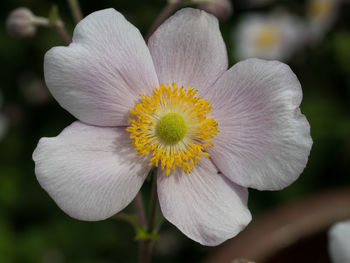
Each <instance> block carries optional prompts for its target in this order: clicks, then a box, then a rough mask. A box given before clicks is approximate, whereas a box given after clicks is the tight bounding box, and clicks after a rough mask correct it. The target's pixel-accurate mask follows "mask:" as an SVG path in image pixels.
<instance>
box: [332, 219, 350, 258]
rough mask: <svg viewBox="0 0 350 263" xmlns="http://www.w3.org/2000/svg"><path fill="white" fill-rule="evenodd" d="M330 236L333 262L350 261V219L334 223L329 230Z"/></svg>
mask: <svg viewBox="0 0 350 263" xmlns="http://www.w3.org/2000/svg"><path fill="white" fill-rule="evenodd" d="M328 238H329V241H328V242H329V246H328V251H329V255H330V257H331V259H332V262H333V263H345V262H350V220H349V221H343V222H338V223H336V224H334V225H333V226H332V227H331V229H330V230H329V233H328Z"/></svg>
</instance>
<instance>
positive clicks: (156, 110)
mask: <svg viewBox="0 0 350 263" xmlns="http://www.w3.org/2000/svg"><path fill="white" fill-rule="evenodd" d="M153 91H154V94H153V95H152V96H146V95H140V97H141V101H140V102H139V103H137V104H136V105H135V107H134V108H133V109H132V110H130V111H129V113H130V116H131V118H130V120H129V123H130V126H129V127H128V128H127V129H126V131H128V132H129V133H130V138H131V139H132V145H134V146H135V148H136V151H137V152H138V154H139V155H151V158H150V163H149V165H155V166H157V167H160V168H161V169H162V170H165V174H166V175H169V174H170V172H172V171H175V170H176V169H177V168H182V169H183V171H184V172H186V173H190V172H191V170H192V169H193V168H194V166H195V165H196V163H198V161H200V160H201V158H202V157H203V156H205V157H209V156H210V155H209V153H207V152H206V149H207V148H210V147H212V146H213V143H212V141H211V139H212V138H213V137H214V136H215V135H216V134H217V133H218V132H219V130H218V128H217V126H218V124H217V122H216V121H215V120H214V119H212V118H209V117H207V114H208V113H209V112H210V110H211V106H210V105H209V101H208V100H204V99H201V98H200V96H199V95H197V91H196V90H194V89H193V88H192V87H189V88H187V89H184V88H183V87H181V88H178V87H177V85H176V84H175V83H174V84H172V85H171V86H170V85H168V84H167V85H160V86H159V88H158V89H157V88H154V89H153Z"/></svg>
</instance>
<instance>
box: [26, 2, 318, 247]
mask: <svg viewBox="0 0 350 263" xmlns="http://www.w3.org/2000/svg"><path fill="white" fill-rule="evenodd" d="M227 64H228V63H227V53H226V48H225V44H224V41H223V39H222V36H221V33H220V30H219V25H218V20H217V19H216V18H215V17H214V16H212V15H210V14H207V13H206V12H204V11H200V10H196V9H191V8H186V9H182V10H180V11H178V12H177V13H176V14H174V15H173V16H172V17H170V18H169V19H168V20H167V21H166V22H164V23H163V24H162V25H161V26H160V27H159V28H158V29H157V30H156V31H155V32H154V34H153V35H152V36H151V37H150V39H149V41H148V44H147V45H146V43H145V42H144V40H143V38H142V36H141V34H140V32H139V31H138V30H137V29H136V28H135V27H134V26H133V25H131V24H130V23H129V22H128V21H127V20H126V19H125V18H124V17H123V16H122V15H121V14H120V13H118V12H117V11H115V10H114V9H106V10H102V11H98V12H95V13H92V14H90V15H89V16H87V17H86V18H85V19H83V20H82V21H81V22H80V23H79V24H78V25H77V27H76V28H75V31H74V36H73V43H72V44H70V45H69V46H68V47H54V48H52V49H51V50H49V51H48V52H47V53H46V55H45V62H44V73H45V80H46V83H47V86H48V88H49V90H50V91H51V93H52V94H53V96H54V97H55V98H56V100H57V101H58V102H59V103H60V105H61V106H62V107H63V108H65V109H66V110H68V111H69V112H70V113H71V114H73V115H74V116H75V117H76V118H77V119H78V121H76V122H74V123H73V124H71V125H70V126H68V127H67V128H66V129H64V130H63V131H62V132H61V133H60V134H59V135H58V136H57V137H54V138H42V139H41V140H40V141H39V144H38V146H37V148H36V149H35V151H34V154H33V159H34V161H35V164H36V166H35V172H36V176H37V179H38V181H39V183H40V184H41V186H42V187H43V188H44V189H45V190H46V191H47V192H48V193H49V195H50V196H51V197H52V198H53V199H54V200H55V202H56V203H57V205H58V206H59V207H60V208H61V209H62V210H63V211H64V212H66V213H67V214H69V215H70V216H72V217H74V218H77V219H81V220H88V221H93V220H103V219H106V218H108V217H110V216H112V215H114V214H115V213H117V212H119V211H121V210H122V209H123V208H124V207H126V206H127V205H128V204H129V203H130V202H131V201H132V200H133V199H134V197H135V196H136V194H137V192H138V191H139V190H140V188H141V186H142V184H143V182H144V180H145V178H146V176H147V174H148V172H149V169H150V168H151V166H150V164H151V165H157V166H158V167H159V168H158V173H157V178H156V179H157V193H158V198H159V203H160V207H161V210H162V213H163V214H164V216H165V218H166V219H167V220H168V221H170V222H171V223H173V224H174V225H175V226H177V227H178V228H179V229H180V230H181V231H182V232H183V233H184V234H185V235H187V236H188V237H190V238H191V239H193V240H195V241H197V242H199V243H201V244H204V245H217V244H220V243H221V242H223V241H225V240H226V239H228V238H231V237H233V236H235V235H236V234H237V233H239V232H240V231H241V230H242V229H244V227H245V226H246V225H247V224H248V223H249V222H250V220H251V214H250V212H249V210H248V207H247V199H248V191H247V187H253V188H256V189H260V190H266V189H268V190H277V189H282V188H284V187H286V186H287V185H289V184H291V183H292V182H293V181H295V180H296V179H297V178H298V176H299V175H300V173H301V172H302V170H303V169H304V167H305V165H306V163H307V159H308V155H309V151H310V147H311V144H312V140H311V137H310V130H309V129H310V127H309V124H308V122H307V120H306V118H305V117H304V116H303V115H302V114H301V113H300V110H299V104H300V102H301V99H302V91H301V87H300V83H299V81H298V79H297V77H296V76H295V75H294V73H293V72H292V71H291V69H290V68H289V67H288V66H287V65H285V64H283V63H280V62H277V61H263V60H259V59H250V60H246V61H242V62H240V63H238V64H236V65H235V66H233V67H232V68H230V69H229V70H227V66H228V65H227Z"/></svg>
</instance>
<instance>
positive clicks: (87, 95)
mask: <svg viewBox="0 0 350 263" xmlns="http://www.w3.org/2000/svg"><path fill="white" fill-rule="evenodd" d="M44 71H45V80H46V84H47V86H48V88H49V89H50V91H51V93H52V95H53V96H54V97H55V98H56V100H57V101H58V102H59V103H60V104H61V106H62V107H63V108H65V109H66V110H68V111H69V112H70V113H72V114H73V115H74V116H75V117H76V118H78V119H79V120H81V121H83V122H86V123H89V124H93V125H102V126H119V125H126V124H127V118H128V110H129V109H131V108H132V107H133V106H134V104H135V102H136V101H137V100H138V99H139V95H140V94H149V92H151V91H152V88H153V87H158V80H157V76H156V73H155V69H154V66H153V62H152V58H151V56H150V53H149V50H148V48H147V46H146V43H145V41H144V40H143V38H142V36H141V34H140V32H139V31H138V29H137V28H135V27H134V26H133V25H132V24H130V23H129V22H128V21H127V20H126V19H125V18H124V17H123V16H122V15H121V14H120V13H118V12H117V11H115V10H114V9H105V10H102V11H97V12H94V13H92V14H90V15H89V16H87V17H86V18H84V19H83V20H82V21H81V22H80V23H79V24H78V25H77V27H76V28H75V30H74V36H73V43H72V44H70V45H69V46H68V47H54V48H52V49H51V50H49V51H48V52H47V53H46V55H45V63H44Z"/></svg>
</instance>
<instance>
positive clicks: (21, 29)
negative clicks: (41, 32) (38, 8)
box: [6, 7, 36, 38]
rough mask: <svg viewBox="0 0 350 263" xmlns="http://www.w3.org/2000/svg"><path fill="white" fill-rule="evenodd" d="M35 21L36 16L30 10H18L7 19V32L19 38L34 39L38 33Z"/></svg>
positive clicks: (23, 8)
mask: <svg viewBox="0 0 350 263" xmlns="http://www.w3.org/2000/svg"><path fill="white" fill-rule="evenodd" d="M34 20H35V16H34V14H33V13H32V11H30V10H29V9H28V8H26V7H19V8H16V9H15V10H13V11H12V12H11V13H10V15H9V16H8V18H7V21H6V26H7V31H8V32H9V34H10V35H12V36H13V37H17V38H26V37H32V36H33V35H34V34H35V32H36V25H35V23H34Z"/></svg>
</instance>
